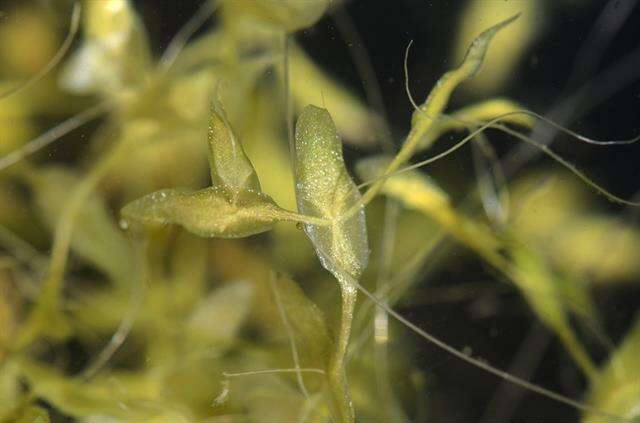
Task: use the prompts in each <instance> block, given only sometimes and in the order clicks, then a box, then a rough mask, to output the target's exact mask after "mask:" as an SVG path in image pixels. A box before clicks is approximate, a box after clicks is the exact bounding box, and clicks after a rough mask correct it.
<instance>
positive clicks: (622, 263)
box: [510, 174, 640, 283]
mask: <svg viewBox="0 0 640 423" xmlns="http://www.w3.org/2000/svg"><path fill="white" fill-rule="evenodd" d="M510 193H511V195H512V204H514V206H515V207H514V213H513V219H512V221H511V222H510V223H511V230H512V231H513V232H514V234H515V235H516V236H518V237H519V238H520V239H521V240H522V241H525V242H527V243H530V244H533V245H536V246H537V247H539V248H540V249H541V251H544V252H545V254H546V255H547V259H548V260H549V261H552V262H553V263H554V266H556V267H557V268H558V269H561V270H562V271H563V272H565V273H567V274H570V275H573V276H574V277H576V278H577V279H579V280H585V281H593V282H597V283H601V282H611V281H632V280H633V279H634V278H635V277H636V276H637V275H638V274H640V266H639V263H640V256H639V254H640V232H638V231H637V230H636V228H635V227H633V226H631V225H626V224H625V223H624V222H623V221H621V220H619V219H614V218H611V217H607V216H605V215H603V214H598V213H594V212H593V211H592V208H590V207H589V200H588V197H587V196H586V195H585V189H584V187H582V186H581V185H580V184H578V183H577V182H575V181H573V180H572V178H570V177H568V176H567V175H566V174H551V175H549V174H534V175H530V176H528V177H525V178H523V179H521V180H518V181H516V182H515V183H514V184H513V187H512V189H511V190H510ZM603 245H615V246H616V253H615V254H606V253H604V252H603V250H602V246H603Z"/></svg>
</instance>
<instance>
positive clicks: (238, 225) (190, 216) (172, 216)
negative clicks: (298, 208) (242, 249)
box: [121, 187, 286, 238]
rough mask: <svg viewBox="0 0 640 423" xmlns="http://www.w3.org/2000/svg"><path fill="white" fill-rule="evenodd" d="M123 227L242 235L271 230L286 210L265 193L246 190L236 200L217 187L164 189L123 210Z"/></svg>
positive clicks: (224, 236)
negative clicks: (175, 228) (162, 228)
mask: <svg viewBox="0 0 640 423" xmlns="http://www.w3.org/2000/svg"><path fill="white" fill-rule="evenodd" d="M121 214H122V219H123V221H122V223H123V226H125V227H128V226H143V227H158V226H166V225H171V224H174V225H180V226H182V227H183V228H184V229H186V230H187V231H189V232H191V233H194V234H196V235H198V236H202V237H208V238H211V237H219V238H240V237H246V236H249V235H254V234H258V233H261V232H265V231H268V230H269V229H271V227H272V226H273V224H274V223H275V222H277V221H281V220H286V213H285V212H283V210H282V209H280V207H278V206H277V205H276V204H275V203H274V202H273V200H272V199H271V198H270V197H269V196H268V195H266V194H263V193H260V192H253V191H247V192H245V193H244V194H243V195H242V198H241V199H239V200H237V201H236V202H233V201H232V200H231V199H230V198H229V195H228V193H227V192H226V191H225V190H223V189H221V188H218V187H209V188H205V189H202V190H199V191H195V192H190V191H188V190H178V189H164V190H160V191H157V192H154V193H152V194H149V195H146V196H144V197H142V198H139V199H137V200H135V201H133V202H131V203H129V204H128V205H126V206H125V207H124V208H123V209H122V212H121Z"/></svg>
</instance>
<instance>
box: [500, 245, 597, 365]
mask: <svg viewBox="0 0 640 423" xmlns="http://www.w3.org/2000/svg"><path fill="white" fill-rule="evenodd" d="M509 253H510V256H511V257H512V259H513V262H514V264H515V266H514V267H513V268H512V269H511V271H510V275H509V276H510V277H511V279H512V280H513V281H514V283H515V284H516V285H517V286H518V288H520V290H521V291H522V294H523V295H524V297H525V298H526V299H527V301H528V302H529V304H530V305H531V308H533V310H534V311H535V312H536V314H537V315H538V317H539V318H540V320H542V322H544V323H545V324H546V325H547V326H549V327H550V328H551V329H553V330H554V331H555V332H556V334H557V335H558V336H559V337H560V339H561V340H562V342H563V343H564V345H565V347H566V348H567V350H568V351H569V353H571V355H572V356H573V358H574V359H575V360H576V362H577V363H578V364H579V365H580V366H581V367H582V368H583V370H584V371H585V372H586V373H587V375H589V376H592V375H593V374H594V372H595V367H594V365H593V362H592V361H591V359H590V358H589V355H588V354H587V353H586V351H585V349H584V347H583V345H582V344H581V343H580V341H579V340H578V338H577V337H576V336H575V333H574V331H573V329H572V328H571V325H570V324H569V317H568V313H567V306H566V305H565V304H566V301H567V299H566V298H565V297H564V296H563V295H562V294H563V292H562V290H563V287H562V284H563V281H561V280H559V279H558V277H557V276H556V275H554V274H553V272H552V271H551V270H550V269H549V268H548V266H547V265H546V264H545V263H544V261H543V260H542V259H541V258H540V257H539V256H538V255H537V254H536V253H535V252H533V251H532V250H530V249H528V248H524V247H518V246H512V247H511V248H510V249H509ZM565 289H566V288H565ZM574 299H577V300H580V299H579V298H576V297H574ZM578 305H579V304H578Z"/></svg>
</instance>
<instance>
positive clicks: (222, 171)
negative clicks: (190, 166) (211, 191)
mask: <svg viewBox="0 0 640 423" xmlns="http://www.w3.org/2000/svg"><path fill="white" fill-rule="evenodd" d="M207 140H208V142H209V151H210V155H209V166H210V168H211V182H212V186H213V187H217V188H221V189H224V190H226V191H227V192H228V193H229V194H230V198H231V200H232V201H236V199H237V198H238V197H239V196H240V195H244V194H245V193H246V194H247V195H249V196H251V195H252V194H253V193H259V192H261V191H262V190H261V188H260V182H259V181H258V176H257V175H256V172H255V170H254V168H253V165H252V164H251V162H250V161H249V158H248V157H247V155H246V154H245V152H244V150H243V148H242V145H241V144H240V142H239V141H238V139H237V137H236V135H235V133H234V132H233V130H232V129H231V125H230V124H229V121H228V120H227V116H226V113H225V111H224V109H223V108H222V105H221V104H220V102H219V101H217V100H215V101H214V102H213V105H212V110H211V116H210V119H209V131H208V134H207Z"/></svg>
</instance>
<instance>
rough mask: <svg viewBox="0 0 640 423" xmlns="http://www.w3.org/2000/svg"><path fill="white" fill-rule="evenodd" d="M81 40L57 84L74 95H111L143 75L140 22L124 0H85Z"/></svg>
mask: <svg viewBox="0 0 640 423" xmlns="http://www.w3.org/2000/svg"><path fill="white" fill-rule="evenodd" d="M83 16H84V20H83V30H84V40H83V42H82V45H81V47H80V49H79V50H78V51H77V52H76V53H75V54H74V55H73V57H71V59H69V61H68V62H67V65H66V67H65V69H64V71H63V74H62V76H61V84H62V85H63V86H64V87H65V88H66V89H67V90H69V91H71V92H73V93H77V94H90V93H96V92H98V93H102V94H104V95H107V96H113V95H115V94H116V93H120V92H121V90H122V89H123V88H130V87H133V86H135V85H137V84H139V83H140V82H141V81H144V78H146V77H147V71H148V69H149V67H150V63H151V54H150V51H149V45H148V40H147V35H146V32H145V28H144V25H143V23H142V20H141V19H140V17H139V16H138V15H137V14H136V12H135V10H134V8H133V5H132V4H131V2H130V1H128V0H102V1H88V2H85V11H84V13H83Z"/></svg>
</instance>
